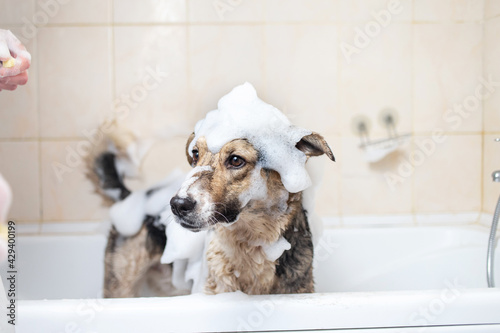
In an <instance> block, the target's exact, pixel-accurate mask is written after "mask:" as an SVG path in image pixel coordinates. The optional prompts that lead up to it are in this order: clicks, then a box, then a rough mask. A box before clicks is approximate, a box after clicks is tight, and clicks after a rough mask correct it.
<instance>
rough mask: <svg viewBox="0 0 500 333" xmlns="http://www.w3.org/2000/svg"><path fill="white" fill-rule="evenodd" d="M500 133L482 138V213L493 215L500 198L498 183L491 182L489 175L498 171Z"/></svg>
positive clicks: (499, 167)
mask: <svg viewBox="0 0 500 333" xmlns="http://www.w3.org/2000/svg"><path fill="white" fill-rule="evenodd" d="M496 138H500V133H496V134H488V135H485V136H484V149H483V153H484V157H483V209H482V210H483V211H484V212H487V213H490V214H493V213H494V212H495V207H496V204H497V201H498V198H499V196H500V183H497V182H493V179H492V177H491V174H492V173H493V172H494V171H497V170H500V142H496V141H495V139H496Z"/></svg>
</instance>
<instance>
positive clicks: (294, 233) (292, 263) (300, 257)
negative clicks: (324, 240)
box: [272, 210, 314, 294]
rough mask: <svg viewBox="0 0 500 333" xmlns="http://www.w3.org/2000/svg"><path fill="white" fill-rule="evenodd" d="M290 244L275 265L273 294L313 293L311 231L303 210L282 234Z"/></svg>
mask: <svg viewBox="0 0 500 333" xmlns="http://www.w3.org/2000/svg"><path fill="white" fill-rule="evenodd" d="M283 236H284V237H285V239H286V240H288V242H289V243H290V245H291V248H290V250H287V251H285V252H283V254H282V255H281V257H280V258H279V259H278V263H277V265H276V280H275V284H274V286H273V290H272V293H273V294H292V293H313V292H314V279H313V266H312V262H313V253H314V246H313V242H312V235H311V231H310V230H309V223H308V221H307V215H306V212H305V211H303V210H302V211H301V212H300V213H298V214H297V216H296V217H295V218H294V219H293V220H292V221H291V223H290V224H289V225H288V228H287V229H286V230H285V233H284V234H283Z"/></svg>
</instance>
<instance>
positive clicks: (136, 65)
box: [115, 26, 194, 136]
mask: <svg viewBox="0 0 500 333" xmlns="http://www.w3.org/2000/svg"><path fill="white" fill-rule="evenodd" d="M186 54H187V50H186V28H185V27H164V26H155V27H116V28H115V70H116V72H115V80H116V97H117V99H116V101H115V103H116V105H117V109H116V110H118V109H120V108H122V107H126V108H127V109H128V110H129V112H128V115H127V116H126V117H122V116H120V118H124V121H125V123H127V124H129V125H130V127H131V128H134V129H139V130H142V131H146V132H147V133H148V134H153V135H161V136H164V135H165V136H168V135H171V134H179V133H183V134H185V135H189V134H190V133H191V131H192V128H193V126H194V123H191V122H190V117H189V112H188V108H187V104H188V86H187V59H186V58H187V57H186ZM172 132H175V133H172Z"/></svg>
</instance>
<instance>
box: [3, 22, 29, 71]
mask: <svg viewBox="0 0 500 333" xmlns="http://www.w3.org/2000/svg"><path fill="white" fill-rule="evenodd" d="M10 58H15V64H14V67H11V68H4V67H3V66H1V67H0V78H2V77H6V76H16V75H18V74H20V73H22V72H24V71H26V70H27V69H28V68H29V67H30V65H31V54H30V53H29V52H28V51H27V50H26V48H25V47H24V45H23V44H22V43H21V42H20V41H19V39H17V37H16V36H14V34H13V33H12V32H11V31H10V30H0V60H1V61H7V60H9V59H10Z"/></svg>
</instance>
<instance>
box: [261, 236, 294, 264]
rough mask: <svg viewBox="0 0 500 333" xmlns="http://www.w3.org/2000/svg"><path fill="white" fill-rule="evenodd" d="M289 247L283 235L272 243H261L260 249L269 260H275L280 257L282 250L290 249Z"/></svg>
mask: <svg viewBox="0 0 500 333" xmlns="http://www.w3.org/2000/svg"><path fill="white" fill-rule="evenodd" d="M291 247H292V246H291V245H290V243H289V242H288V241H287V240H286V239H285V237H283V236H282V237H280V238H279V239H278V240H277V241H276V242H274V243H271V244H264V245H262V249H263V250H264V253H265V254H266V257H267V260H269V261H276V260H277V259H278V258H279V257H281V255H282V254H283V252H285V251H286V250H290V249H291Z"/></svg>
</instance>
